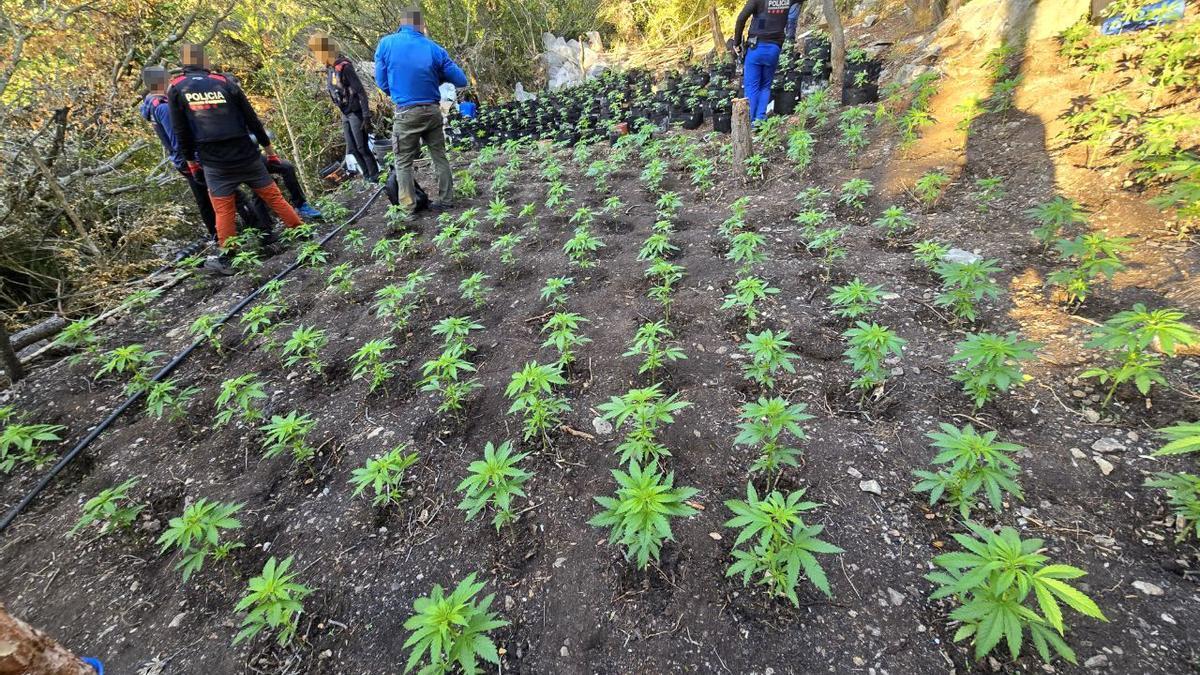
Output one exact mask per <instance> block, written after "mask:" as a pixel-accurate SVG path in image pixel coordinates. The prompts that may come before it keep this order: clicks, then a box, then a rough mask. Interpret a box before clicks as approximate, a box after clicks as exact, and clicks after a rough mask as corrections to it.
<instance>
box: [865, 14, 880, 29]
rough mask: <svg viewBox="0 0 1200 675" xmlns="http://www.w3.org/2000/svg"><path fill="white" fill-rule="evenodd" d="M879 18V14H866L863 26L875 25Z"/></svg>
mask: <svg viewBox="0 0 1200 675" xmlns="http://www.w3.org/2000/svg"><path fill="white" fill-rule="evenodd" d="M878 20H879V15H878V14H868V15H866V16H864V17H863V21H862V25H863V28H870V27H871V26H874V25H875V22H876V21H878Z"/></svg>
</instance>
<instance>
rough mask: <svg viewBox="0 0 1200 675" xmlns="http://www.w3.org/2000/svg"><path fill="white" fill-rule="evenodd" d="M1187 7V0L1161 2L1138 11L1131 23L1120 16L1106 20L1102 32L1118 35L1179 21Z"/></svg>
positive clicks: (1164, 0) (1101, 25)
mask: <svg viewBox="0 0 1200 675" xmlns="http://www.w3.org/2000/svg"><path fill="white" fill-rule="evenodd" d="M1186 6H1187V0H1159V1H1158V2H1156V3H1153V4H1150V5H1146V6H1145V7H1143V8H1141V9H1140V10H1138V13H1137V16H1135V17H1134V18H1133V20H1131V21H1125V20H1123V19H1122V18H1121V17H1119V16H1114V17H1112V18H1111V19H1106V20H1105V21H1104V23H1102V24H1100V32H1101V33H1104V34H1105V35H1116V34H1117V33H1127V32H1129V31H1133V30H1142V29H1143V28H1149V27H1150V26H1157V25H1159V24H1164V23H1170V22H1172V21H1178V20H1180V19H1182V18H1183V13H1184V9H1185V8H1186Z"/></svg>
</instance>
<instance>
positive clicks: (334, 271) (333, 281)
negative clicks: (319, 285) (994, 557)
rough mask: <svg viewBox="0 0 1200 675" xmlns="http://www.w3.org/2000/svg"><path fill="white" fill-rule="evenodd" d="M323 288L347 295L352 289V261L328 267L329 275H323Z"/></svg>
mask: <svg viewBox="0 0 1200 675" xmlns="http://www.w3.org/2000/svg"><path fill="white" fill-rule="evenodd" d="M325 288H327V289H329V290H331V291H337V292H338V293H341V294H342V295H349V293H350V291H353V290H354V263H348V262H347V263H342V264H340V265H334V266H333V267H331V268H329V275H328V276H327V277H325Z"/></svg>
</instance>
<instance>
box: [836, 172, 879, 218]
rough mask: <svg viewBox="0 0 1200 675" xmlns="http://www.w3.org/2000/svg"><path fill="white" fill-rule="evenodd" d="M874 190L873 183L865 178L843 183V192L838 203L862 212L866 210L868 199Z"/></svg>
mask: <svg viewBox="0 0 1200 675" xmlns="http://www.w3.org/2000/svg"><path fill="white" fill-rule="evenodd" d="M874 189H875V186H874V185H872V184H871V181H869V180H867V179H865V178H851V179H850V180H848V181H846V182H845V183H842V191H841V193H840V194H839V195H838V203H840V204H842V205H843V206H845V207H847V208H851V209H854V210H856V211H861V210H862V209H864V208H866V206H867V197H869V196H870V195H871V192H872V191H873V190H874Z"/></svg>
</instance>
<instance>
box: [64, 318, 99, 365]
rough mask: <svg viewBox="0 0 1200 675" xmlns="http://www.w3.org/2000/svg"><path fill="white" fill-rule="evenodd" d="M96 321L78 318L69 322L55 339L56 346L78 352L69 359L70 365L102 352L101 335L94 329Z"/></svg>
mask: <svg viewBox="0 0 1200 675" xmlns="http://www.w3.org/2000/svg"><path fill="white" fill-rule="evenodd" d="M94 323H95V320H94V319H86V318H85V319H76V320H75V321H72V322H71V323H69V324H67V327H66V328H64V329H63V331H62V332H61V333H59V334H58V337H57V338H56V339H55V340H54V344H55V346H57V347H61V348H63V349H71V350H75V351H77V352H78V353H76V354H72V355H71V356H70V357H69V358H68V359H67V363H68V364H69V365H72V366H74V365H77V364H79V363H82V362H83V361H85V360H90V359H93V358H95V357H96V355H97V354H99V353H100V336H99V335H96V332H95V331H94V330H92V326H93V324H94Z"/></svg>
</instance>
